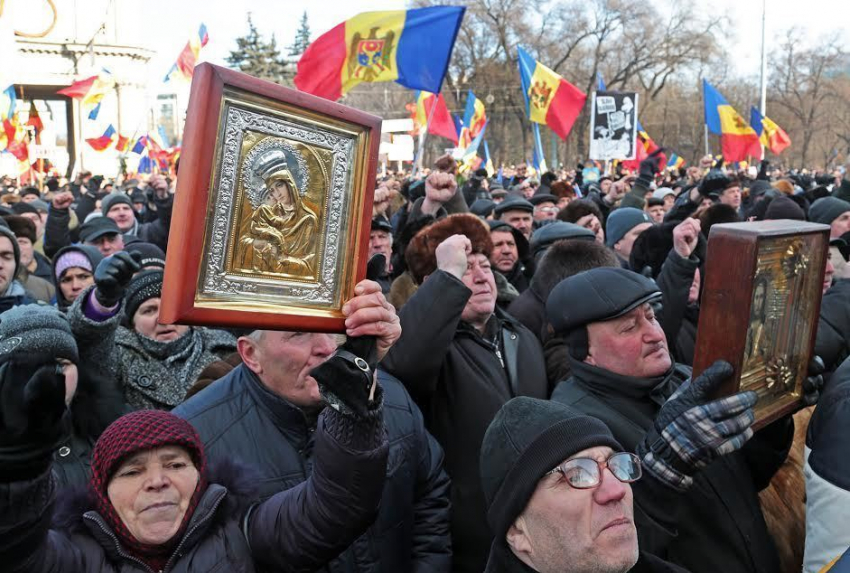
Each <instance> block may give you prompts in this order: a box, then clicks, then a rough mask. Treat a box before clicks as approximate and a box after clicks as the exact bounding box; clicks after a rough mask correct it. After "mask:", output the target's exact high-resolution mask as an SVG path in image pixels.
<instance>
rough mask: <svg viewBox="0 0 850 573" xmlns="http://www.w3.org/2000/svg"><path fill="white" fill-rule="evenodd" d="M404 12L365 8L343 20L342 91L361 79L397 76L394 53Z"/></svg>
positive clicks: (388, 80) (390, 79)
mask: <svg viewBox="0 0 850 573" xmlns="http://www.w3.org/2000/svg"><path fill="white" fill-rule="evenodd" d="M406 15H407V11H406V10H391V11H387V12H364V13H362V14H358V15H356V16H354V17H353V18H351V19H350V20H348V21H347V22H346V23H345V50H346V58H345V65H344V66H342V93H346V92H347V91H348V90H350V89H351V88H353V87H354V86H356V85H357V84H359V83H360V82H391V81H395V80H396V79H398V64H397V62H396V53H397V48H398V42H399V40H400V39H401V33H402V30H404V21H405V17H406Z"/></svg>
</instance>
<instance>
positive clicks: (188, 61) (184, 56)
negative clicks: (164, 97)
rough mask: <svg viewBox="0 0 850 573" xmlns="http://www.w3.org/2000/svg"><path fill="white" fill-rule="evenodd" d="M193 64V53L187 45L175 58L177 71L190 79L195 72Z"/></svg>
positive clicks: (190, 46)
mask: <svg viewBox="0 0 850 573" xmlns="http://www.w3.org/2000/svg"><path fill="white" fill-rule="evenodd" d="M195 63H196V62H195V52H193V51H192V45H191V44H189V43H187V44H186V46H185V47H184V48H183V51H182V52H180V55H179V56H177V69H179V70H180V73H182V74H183V75H184V76H186V77H187V78H191V77H192V75H193V74H194V71H195Z"/></svg>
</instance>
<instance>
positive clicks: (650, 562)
mask: <svg viewBox="0 0 850 573" xmlns="http://www.w3.org/2000/svg"><path fill="white" fill-rule="evenodd" d="M484 573H534V569H532V568H531V567H529V566H528V565H526V564H525V563H523V562H522V561H520V560H519V559H518V558H517V557H516V556H515V555H514V554H513V553H512V552H511V550H510V549H509V548H508V547H507V545H506V544H505V543H494V544H493V548H492V549H491V550H490V560H489V561H488V562H487V569H486V570H485V571H484ZM628 573H687V571H685V570H684V569H682V568H681V567H677V566H676V565H673V564H672V563H667V562H666V561H663V560H661V559H659V558H658V557H655V556H654V555H649V554H648V553H644V552H643V551H641V552H640V554H639V555H638V561H637V563H635V565H634V567H632V568H631V569H629V571H628Z"/></svg>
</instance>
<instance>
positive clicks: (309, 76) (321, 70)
mask: <svg viewBox="0 0 850 573" xmlns="http://www.w3.org/2000/svg"><path fill="white" fill-rule="evenodd" d="M345 55H346V52H345V22H343V23H342V24H338V25H337V26H335V27H334V28H331V29H330V30H329V31H327V32H325V33H324V34H322V35H321V36H319V37H318V38H317V39H316V41H314V42H313V43H312V44H310V45H309V46H308V47H307V49H306V50H305V51H304V54H303V55H302V56H301V59H300V60H298V73H297V74H296V75H295V87H297V88H298V89H299V90H301V91H302V92H307V93H310V94H313V95H317V96H319V97H323V98H326V99H329V100H331V101H336V100H338V99H339V98H340V97H341V96H342V67H343V66H344V65H346V62H345Z"/></svg>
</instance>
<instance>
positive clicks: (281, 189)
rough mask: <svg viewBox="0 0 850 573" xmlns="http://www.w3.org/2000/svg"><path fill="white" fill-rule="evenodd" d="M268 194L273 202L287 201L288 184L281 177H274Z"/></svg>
mask: <svg viewBox="0 0 850 573" xmlns="http://www.w3.org/2000/svg"><path fill="white" fill-rule="evenodd" d="M269 195H270V196H271V198H272V199H273V200H274V202H275V203H289V185H287V184H286V181H284V180H283V179H275V180H274V182H273V183H272V186H271V189H270V190H269Z"/></svg>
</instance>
